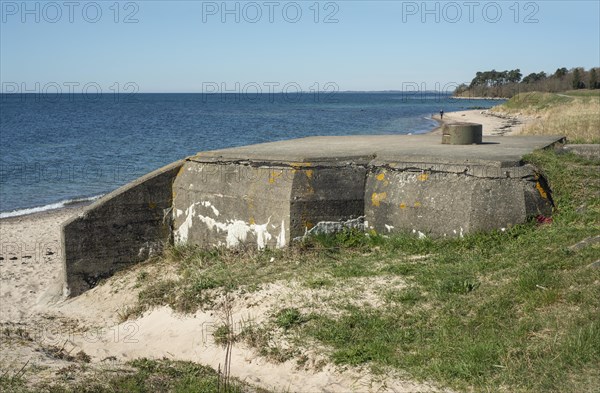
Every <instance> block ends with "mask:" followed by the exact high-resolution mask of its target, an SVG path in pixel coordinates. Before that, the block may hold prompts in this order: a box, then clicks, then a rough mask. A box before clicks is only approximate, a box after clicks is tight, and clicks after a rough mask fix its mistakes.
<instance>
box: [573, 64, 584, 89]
mask: <svg viewBox="0 0 600 393" xmlns="http://www.w3.org/2000/svg"><path fill="white" fill-rule="evenodd" d="M583 87H584V86H583V82H582V81H581V71H579V68H575V69H574V70H573V89H581V88H583Z"/></svg>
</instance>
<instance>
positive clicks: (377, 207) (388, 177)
mask: <svg viewBox="0 0 600 393" xmlns="http://www.w3.org/2000/svg"><path fill="white" fill-rule="evenodd" d="M551 213H552V200H551V196H550V190H548V188H547V186H546V183H545V181H544V179H543V178H542V177H541V175H539V174H538V173H537V171H536V168H534V167H533V166H531V165H524V166H519V167H512V168H504V167H497V166H460V165H435V166H429V165H428V166H423V167H422V168H418V167H415V166H414V165H413V166H410V167H407V166H406V165H404V164H393V165H383V164H382V163H375V166H374V167H373V168H372V170H371V172H370V174H369V177H368V179H367V184H366V188H365V222H366V226H367V228H369V229H374V230H375V231H377V232H379V233H390V232H398V231H410V232H413V233H417V234H419V236H429V235H434V236H462V235H463V234H466V233H473V232H483V231H488V230H492V229H499V228H507V227H510V226H512V225H515V224H519V223H523V222H525V221H526V220H527V219H528V218H529V217H532V216H537V215H538V214H544V215H550V214H551Z"/></svg>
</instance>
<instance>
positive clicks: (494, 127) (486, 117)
mask: <svg viewBox="0 0 600 393" xmlns="http://www.w3.org/2000/svg"><path fill="white" fill-rule="evenodd" d="M452 98H458V99H471V97H469V98H466V97H452ZM472 99H487V98H479V97H474V98H472ZM499 100H500V98H499ZM490 109H492V108H489V109H485V110H482V109H469V110H464V111H455V112H445V113H444V118H443V119H440V118H439V115H437V114H436V115H432V116H431V117H430V119H431V120H433V121H435V122H436V123H437V126H435V127H433V128H432V129H431V130H429V131H425V132H420V133H418V134H416V133H413V134H412V135H426V134H433V135H438V134H441V133H442V127H443V126H444V125H445V124H448V123H453V122H468V123H479V124H481V125H482V126H483V136H492V135H493V136H497V135H518V134H519V133H520V131H521V129H522V128H523V126H525V125H526V124H528V123H529V122H531V120H532V119H529V118H526V117H523V116H505V115H497V114H493V113H492V112H490ZM406 135H410V134H406ZM102 196H103V195H99V196H95V197H91V198H82V199H78V198H75V199H72V200H68V201H64V202H57V203H55V204H49V205H45V206H37V207H33V208H24V209H16V210H13V211H8V212H2V213H0V214H10V213H17V212H19V211H23V213H22V214H15V215H11V216H8V217H0V223H4V222H12V221H14V220H22V219H23V218H35V217H46V216H48V215H49V214H52V213H58V212H61V211H66V210H75V209H80V208H84V207H86V206H89V205H91V204H92V203H93V202H95V201H96V200H98V199H100V198H101V197H102ZM57 204H62V206H58V207H55V208H52V207H50V206H53V205H57ZM45 207H48V208H47V209H44V208H45ZM37 209H40V210H37Z"/></svg>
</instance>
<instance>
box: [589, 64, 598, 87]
mask: <svg viewBox="0 0 600 393" xmlns="http://www.w3.org/2000/svg"><path fill="white" fill-rule="evenodd" d="M589 88H590V89H598V88H600V82H598V75H597V74H596V69H595V68H592V69H591V70H590V83H589Z"/></svg>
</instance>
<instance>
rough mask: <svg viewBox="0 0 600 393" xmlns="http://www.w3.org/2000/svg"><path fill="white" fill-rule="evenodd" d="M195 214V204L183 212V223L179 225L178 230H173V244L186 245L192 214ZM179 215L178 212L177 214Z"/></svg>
mask: <svg viewBox="0 0 600 393" xmlns="http://www.w3.org/2000/svg"><path fill="white" fill-rule="evenodd" d="M195 213H196V204H195V203H194V204H192V205H190V207H188V208H187V209H186V210H185V221H184V222H183V223H181V225H180V226H179V228H177V229H176V230H175V242H176V243H186V242H187V240H188V235H189V233H190V229H191V228H192V223H193V219H194V214H195ZM177 214H178V215H180V214H181V213H180V211H178V212H177Z"/></svg>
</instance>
